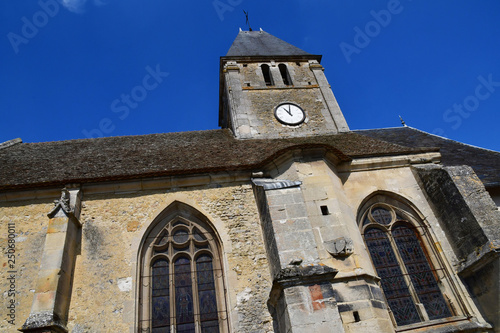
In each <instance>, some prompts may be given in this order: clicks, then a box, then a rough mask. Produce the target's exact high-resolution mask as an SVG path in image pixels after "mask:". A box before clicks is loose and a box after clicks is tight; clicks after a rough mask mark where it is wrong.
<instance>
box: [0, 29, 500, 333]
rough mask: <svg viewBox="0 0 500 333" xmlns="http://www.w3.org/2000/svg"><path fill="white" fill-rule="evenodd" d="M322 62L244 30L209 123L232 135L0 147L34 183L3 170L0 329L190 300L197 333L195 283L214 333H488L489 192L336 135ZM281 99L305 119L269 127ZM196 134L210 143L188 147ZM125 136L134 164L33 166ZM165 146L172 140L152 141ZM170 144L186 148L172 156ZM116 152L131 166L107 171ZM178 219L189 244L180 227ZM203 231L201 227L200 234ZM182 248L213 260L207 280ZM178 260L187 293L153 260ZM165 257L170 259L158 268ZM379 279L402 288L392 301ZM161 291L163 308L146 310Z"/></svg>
mask: <svg viewBox="0 0 500 333" xmlns="http://www.w3.org/2000/svg"><path fill="white" fill-rule="evenodd" d="M252 38H257V39H258V40H260V41H261V42H262V43H260V44H259V43H257V44H258V45H259V47H258V48H256V47H255V45H253V44H252V43H254V41H252ZM242 52H243V53H242ZM245 52H246V53H245ZM287 52H288V53H287ZM319 61H320V57H319V56H314V55H310V54H307V53H305V52H304V51H302V50H299V49H296V48H294V47H293V46H291V45H289V44H286V43H285V42H283V41H280V40H277V39H276V38H275V37H273V36H271V35H269V34H267V33H264V32H252V33H249V32H241V33H240V35H239V37H238V38H237V40H236V42H235V44H233V47H232V48H231V50H230V52H228V56H226V57H223V59H221V96H220V97H221V118H220V119H221V125H222V126H223V127H225V128H230V129H231V130H232V131H233V133H234V136H235V137H232V136H231V138H228V137H227V133H226V132H221V133H219V132H213V133H209V134H203V133H201V132H196V133H193V134H192V136H193V138H192V137H188V136H182V135H172V136H170V137H168V138H165V137H163V136H155V137H154V138H153V137H146V136H142V137H136V138H126V139H121V138H116V139H114V140H110V141H105V140H104V139H90V140H88V141H85V142H73V143H71V142H69V143H65V144H64V145H52V146H44V145H43V144H41V145H39V146H36V147H32V146H27V147H26V149H25V150H22V149H20V150H16V149H17V148H16V147H21V146H19V145H22V143H20V142H16V143H15V144H13V145H7V146H5V147H3V148H2V147H0V158H2V162H3V161H5V165H7V166H8V167H9V168H12V169H13V170H14V169H15V165H16V163H15V162H18V161H19V158H21V160H22V159H23V158H24V157H23V156H24V155H26V154H27V155H28V157H27V158H26V159H24V160H25V161H26V162H25V163H28V161H29V162H31V160H34V161H35V164H34V165H37V167H38V166H39V167H40V168H42V174H40V175H39V177H40V178H43V181H40V182H39V183H36V181H37V180H36V179H32V180H29V179H28V180H26V179H22V181H20V182H19V183H17V182H16V181H15V179H17V177H22V176H21V175H17V174H16V175H10V174H7V176H8V177H11V178H6V179H7V180H6V181H4V182H2V183H0V230H1V233H0V247H1V249H2V253H3V254H4V255H5V256H4V260H3V261H2V262H3V264H2V265H3V267H2V270H1V271H0V278H1V279H0V287H1V288H2V289H1V290H2V294H1V296H0V299H1V301H2V309H3V310H2V311H0V314H2V317H1V318H0V330H2V331H3V332H17V331H18V329H20V330H21V331H23V332H36V333H41V332H44V333H45V332H75V333H83V332H134V333H135V332H149V331H153V332H154V331H155V330H154V329H152V327H155V326H154V325H157V326H156V327H161V330H162V332H163V331H170V332H176V329H177V328H176V327H178V326H181V325H184V324H185V323H184V322H182V320H184V319H180V318H181V317H182V316H180V315H179V314H182V315H184V314H186V313H189V310H186V309H188V308H189V306H191V309H193V308H194V309H195V310H191V312H194V315H193V318H194V319H192V320H191V321H188V322H187V324H186V325H187V326H185V327H189V328H188V329H186V330H187V331H190V332H204V331H207V330H208V329H207V328H206V326H203V325H204V324H207V322H209V320H206V319H203V316H204V315H206V313H204V312H203V311H204V310H203V309H207V308H209V307H205V305H206V304H208V303H203V302H205V301H204V300H203V297H202V292H201V291H206V290H209V292H212V293H214V294H216V297H215V296H214V297H213V299H216V301H215V302H216V305H217V308H216V310H217V314H216V318H215V324H213V322H214V321H213V318H212V319H211V320H212V321H211V322H209V324H210V325H213V326H212V329H213V328H214V327H217V329H215V331H219V332H259V333H270V332H275V333H290V332H292V333H297V332H299V333H302V332H346V333H358V332H359V333H361V332H370V333H373V332H410V331H411V332H492V331H495V332H500V323H499V322H498V317H499V316H500V312H499V311H500V306H499V304H500V302H499V301H500V300H499V286H500V278H499V276H500V274H499V259H498V251H499V245H500V243H499V241H500V233H499V230H500V229H499V226H500V213H499V211H498V209H497V207H496V205H495V203H494V202H493V201H492V199H491V196H490V195H489V193H494V191H495V189H494V188H493V189H491V188H489V189H488V191H489V192H488V191H486V190H485V187H484V185H483V183H482V182H481V181H480V180H479V179H478V178H477V177H476V175H475V173H474V171H473V170H472V169H471V168H469V167H465V166H454V167H444V166H443V165H441V164H440V160H441V155H440V153H439V152H438V151H437V150H436V149H433V148H432V149H431V148H422V149H420V148H418V149H417V148H408V147H402V146H400V145H394V144H389V143H387V142H384V141H380V140H375V139H370V138H368V137H366V136H362V135H356V134H351V133H347V134H346V133H344V132H346V131H348V128H347V124H346V123H345V120H344V118H343V116H342V114H341V112H340V109H339V107H338V104H337V102H336V100H335V97H334V96H333V93H332V92H331V89H330V87H329V85H328V82H327V81H326V77H325V76H324V74H323V68H322V67H321V65H320V64H319ZM262 64H267V65H269V68H270V73H271V75H272V76H273V78H274V82H273V83H274V84H273V85H271V86H269V85H267V84H266V82H265V79H264V76H263V72H262V71H261V67H260V66H261V65H262ZM279 64H286V66H287V69H288V74H289V76H290V79H291V81H292V84H288V85H287V84H286V83H285V80H284V76H283V72H282V71H281V72H280V70H279V67H278V66H279ZM289 83H290V82H289ZM284 102H288V103H294V104H296V105H298V106H300V107H301V108H303V110H304V111H305V113H306V121H304V122H302V123H300V124H298V125H296V126H287V125H284V124H283V123H282V122H279V121H278V120H277V119H276V117H275V115H274V111H275V108H276V106H277V105H279V104H280V103H284ZM226 131H227V130H226ZM327 135H332V136H331V137H327V138H326V136H327ZM323 136H325V139H324V140H323V141H321V138H323ZM207 137H210V138H212V139H213V140H218V141H217V142H219V143H221V142H222V143H223V144H219V145H217V146H214V147H210V149H206V148H203V149H201V148H200V149H197V147H194V146H196V144H195V143H196V142H199V141H200V142H201V141H206V139H205V138H207ZM297 137H298V138H300V140H297V141H293V140H292V139H291V138H294V139H297ZM176 138H179V139H178V140H179V141H176ZM153 139H154V140H156V141H154V140H153ZM167 139H168V140H169V141H168V144H165V142H167V141H166V140H167ZM242 139H243V140H242ZM269 139H278V140H274V141H273V140H269ZM122 140H131V142H133V140H136V141H137V142H139V141H141V144H140V145H139V144H138V145H136V146H135V147H134V149H135V153H137V154H142V155H140V156H142V158H143V159H144V163H143V164H141V163H139V164H138V167H137V165H136V164H134V163H135V162H136V161H135V160H134V161H129V160H127V158H128V157H125V156H128V155H130V154H129V152H128V150H124V151H123V152H116V154H117V155H116V156H115V155H113V156H110V157H109V161H110V162H109V163H108V164H103V165H99V167H103V169H98V168H97V167H94V168H93V169H92V170H91V171H89V173H87V172H86V171H85V170H84V171H85V172H81V169H80V167H81V166H80V165H79V166H77V168H75V169H74V170H73V169H70V170H68V171H67V175H66V174H61V173H58V172H56V174H57V177H62V178H60V179H59V178H54V177H53V176H51V173H50V172H48V171H47V170H48V169H44V168H49V167H51V164H50V163H54V168H53V169H54V170H60V168H58V166H59V164H58V163H62V164H65V165H70V164H71V162H72V161H73V160H72V159H68V160H65V159H64V158H65V157H64V156H61V157H60V160H55V161H51V160H50V159H46V158H45V156H44V154H46V153H47V151H50V149H53V148H51V147H59V148H58V149H69V150H71V148H72V147H73V145H76V144H81V145H86V146H85V147H87V150H88V151H90V152H94V153H95V154H98V153H100V152H101V151H102V147H103V145H105V144H106V143H108V144H113V145H115V146H113V147H115V148H117V147H118V148H119V147H121V146H122V145H125V143H124V142H125V141H122ZM196 140H199V141H196ZM266 140H269V141H266ZM111 141H113V142H111ZM188 141H189V143H190V144H191V146H190V145H188V144H187V142H188ZM151 142H154V147H152V145H153V144H152V143H151ZM193 142H194V143H193ZM214 142H215V141H214ZM242 142H244V143H242ZM284 143H287V144H288V145H287V146H279V147H285V148H279V149H278V148H276V146H278V145H280V144H284ZM162 144H163V145H166V146H170V145H171V147H167V148H166V150H165V151H161V152H159V151H157V150H154V149H157V146H158V145H162ZM200 145H201V143H200ZM62 146H65V147H66V146H69V148H67V147H66V148H64V147H62ZM203 147H206V146H203ZM37 149H40V150H43V149H45V150H44V151H43V153H42V154H39V155H37V154H36V150H37ZM56 149H57V148H56ZM141 149H142V150H141ZM182 149H184V150H186V151H185V154H186V156H190V157H192V158H189V159H186V160H183V157H185V156H182V154H179V150H182ZM115 150H116V149H115ZM220 150H223V151H227V152H228V154H227V156H228V157H227V161H226V160H224V158H223V157H221V156H220V155H217V154H218V153H217V152H218V151H220ZM34 151H35V153H33V152H34ZM144 151H145V152H144ZM229 152H230V153H231V154H229ZM249 152H251V154H252V156H249V155H248V154H250V153H249ZM160 153H161V154H163V155H164V156H171V160H167V162H164V160H162V163H164V164H161V165H160V168H161V170H158V169H154V166H151V164H152V162H151V160H147V161H146V158H147V157H149V155H150V154H153V155H158V154H160ZM109 154H114V152H112V151H111V150H110V151H109ZM120 154H121V155H120ZM188 154H190V155H188ZM212 155H213V156H217V158H215V157H214V158H211V157H212ZM256 155H258V156H256ZM19 156H21V157H19ZM40 156H41V157H40ZM193 160H194V161H195V163H193ZM13 161H14V162H13ZM115 161H122V163H129V164H128V165H125V166H124V168H123V170H122V169H120V170H121V171H120V172H121V173H118V174H114V173H107V172H108V168H113V164H114V163H116V162H115ZM125 161H128V162H125ZM85 162H86V161H85ZM45 164H47V165H48V166H46V165H45ZM198 164H199V165H198ZM127 166H128V168H129V169H131V170H130V172H129V173H128V171H129V170H125V169H127ZM117 169H118V168H117ZM75 170H76V171H75ZM95 170H98V171H95ZM72 172H73V173H72ZM91 172H94V173H91ZM89 174H91V176H89ZM51 177H52V178H51ZM64 177H66V178H64ZM54 200H55V202H54ZM162 223H163V224H162ZM183 223H184V224H183ZM187 224H189V225H190V226H191V228H192V229H189V230H191V234H190V235H189V237H191V238H189V239H191V240H190V241H189V245H185V244H188V243H186V242H185V241H184V240H182V239H184V238H182V237H184V236H183V235H182V234H181V233H179V234H176V232H177V231H179V230H188V229H187V227H185V225H187ZM165 226H168V228H166V227H165ZM202 226H203V227H204V228H205V229H203V230H208V231H206V233H205V235H202V234H199V233H197V232H199V230H201V229H202ZM196 227H198V228H199V229H196ZM183 228H184V229H183ZM168 232H170V234H169V233H168ZM398 232H400V233H401V232H406V234H404V237H403V236H401V234H398ZM374 233H375V234H377V235H378V237H379V238H376V239H375V240H373V238H370V237H371V236H370V235H373V234H374ZM176 237H180V238H177V240H176ZM186 237H187V236H186ZM398 237H399V238H398ZM207 239H209V240H207ZM402 239H403V240H402ZM193 249H196V251H198V252H196V251H194V250H193ZM209 249H210V251H211V252H210V251H209ZM148 251H149V252H148ZM154 251H156V252H154ZM151 253H153V254H151ZM167 253H168V255H166V254H167ZM193 253H204V254H207V253H210V255H211V256H212V257H211V259H210V260H212V261H210V265H212V263H213V265H212V266H210V267H212V268H210V269H209V270H207V271H209V272H210V274H208V275H206V276H208V278H207V277H206V276H205V277H204V276H202V275H201V274H202V273H200V272H205V271H203V270H202V269H201V268H199V267H207V266H203V265H202V266H197V265H198V261H196V260H198V258H199V257H197V255H198V254H193ZM191 254H193V256H192V258H193V259H192V261H191V262H190V264H189V265H190V266H189V267H190V269H189V273H188V275H189V276H190V277H191V278H192V280H189V281H190V282H189V283H192V284H193V287H186V284H185V283H186V282H185V281H183V280H181V279H179V280H176V278H172V277H171V276H173V275H175V274H177V271H174V273H172V271H169V270H168V269H170V268H168V269H167V267H175V268H174V270H177V269H178V268H177V267H178V266H175V265H177V261H175V260H177V259H178V258H184V259H185V258H188V257H189V256H190V255H191ZM378 254H380V255H378ZM9 255H13V256H9ZM14 258H15V261H14ZM158 258H160V259H158ZM161 258H163V259H161ZM165 258H167V259H168V260H170V259H171V261H169V262H168V263H167V264H165V265H164V266H161V265H159V266H158V267H160V268H161V269H160V270H156V271H155V270H154V269H155V267H156V266H155V265H156V264H157V262H161V260H164V262H167V261H168V260H167V259H165ZM189 258H191V257H189ZM408 258H410V259H412V258H417V259H418V260H417V264H415V262H411V261H408V260H409V259H408ZM190 260H191V259H190ZM174 261H175V263H174ZM205 263H206V262H205ZM169 265H170V266H169ZM172 265H174V266H172ZM422 267H424V268H422ZM165 270H166V271H165ZM158 271H161V272H163V273H162V274H163V275H161V274H160V275H158V274H157V273H155V272H158ZM179 271H181V269H180V268H179ZM388 271H390V272H394V271H397V272H399V273H397V274H393V275H390V274H392V273H387V272H388ZM165 272H166V273H165ZM158 276H159V278H157V277H158ZM155 279H156V280H155ZM162 279H163V280H162ZM158 281H160V282H161V283H164V284H163V285H162V284H161V283H160V282H158ZM162 281H163V282H162ZM165 281H167V282H165ZM192 281H194V282H192ZM200 281H204V282H203V283H204V285H203V286H202V284H200V283H201V282H200ZM207 281H208V282H207ZM387 281H389V282H387ZM421 281H424V282H425V283H424V284H422V283H423V282H421ZM159 283H160V284H159ZM183 283H184V284H183ZM196 283H198V284H196ZM158 285H161V286H163V288H164V287H165V286H167V287H166V288H164V289H167V290H168V291H167V293H166V294H165V293H164V294H162V293H163V292H164V291H158V290H159V289H161V288H158V287H157V286H158ZM207 285H211V287H207ZM393 285H394V286H402V287H400V289H398V290H396V294H397V295H399V296H398V297H394V295H393V294H394V290H393V289H391V286H393ZM178 288H181V289H182V288H185V289H186V290H187V289H189V288H193V289H192V291H190V293H191V294H189V292H188V293H185V289H182V290H181V289H178ZM203 288H206V289H203ZM426 288H427V289H426ZM196 290H198V291H200V293H199V294H197V293H196V292H195V291H196ZM401 290H403V291H402V292H401ZM421 290H424V291H425V292H426V293H427V294H431V295H432V297H431V298H432V299H431V300H429V298H427V299H426V298H425V297H426V295H425V293H423V292H421ZM176 293H178V294H176ZM398 293H400V294H401V295H403V296H401V295H400V294H398ZM186 294H187V295H188V296H189V297H184V295H186ZM158 295H159V296H158ZM165 295H166V296H165ZM179 295H183V297H184V298H180V296H179ZM174 296H175V297H174ZM158 297H160V298H161V297H163V298H161V299H160V300H161V301H165V300H167V303H165V302H163V303H161V302H160V303H155V302H156V301H155V300H156V299H157V298H158ZM403 298H404V300H405V301H404V302H403V301H400V299H403ZM168 302H171V303H168ZM398 302H399V303H398ZM405 302H406V303H405ZM172 303H173V304H172ZM11 304H14V305H11ZM158 304H160V305H162V304H163V305H162V306H159V305H158ZM165 304H170V305H165ZM186 304H188V305H186ZM189 304H191V305H189ZM395 304H396V305H395ZM408 304H410V305H408ZM158 309H159V310H158ZM405 309H406V310H405ZM155 311H156V312H155ZM165 314H166V315H165ZM165 316H166V317H169V318H170V321H168V324H165V323H164V321H165V318H164V317H165ZM152 318H155V319H154V320H155V323H158V322H160V323H161V325H163V326H161V325H160V326H158V324H154V323H153V319H152ZM182 318H184V317H182ZM145 321H147V323H146V324H145V323H144V322H145Z"/></svg>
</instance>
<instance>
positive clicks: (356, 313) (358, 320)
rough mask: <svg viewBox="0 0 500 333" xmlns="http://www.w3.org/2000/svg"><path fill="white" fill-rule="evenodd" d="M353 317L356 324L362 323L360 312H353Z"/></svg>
mask: <svg viewBox="0 0 500 333" xmlns="http://www.w3.org/2000/svg"><path fill="white" fill-rule="evenodd" d="M352 314H353V316H354V322H356V323H359V322H360V321H361V318H359V313H358V311H353V313H352Z"/></svg>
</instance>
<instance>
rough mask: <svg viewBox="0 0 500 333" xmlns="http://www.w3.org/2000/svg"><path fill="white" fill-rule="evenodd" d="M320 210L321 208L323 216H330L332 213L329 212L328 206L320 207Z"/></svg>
mask: <svg viewBox="0 0 500 333" xmlns="http://www.w3.org/2000/svg"><path fill="white" fill-rule="evenodd" d="M319 208H321V214H323V215H330V212H329V211H328V206H320V207H319Z"/></svg>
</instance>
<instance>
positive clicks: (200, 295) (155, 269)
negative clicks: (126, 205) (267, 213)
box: [139, 214, 227, 333]
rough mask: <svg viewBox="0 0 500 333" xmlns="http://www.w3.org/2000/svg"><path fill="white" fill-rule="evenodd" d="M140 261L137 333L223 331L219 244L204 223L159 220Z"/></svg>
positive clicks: (223, 312) (225, 321)
mask: <svg viewBox="0 0 500 333" xmlns="http://www.w3.org/2000/svg"><path fill="white" fill-rule="evenodd" d="M184 215H185V214H184ZM164 220H165V219H164ZM141 266H142V267H141V268H142V272H141V277H140V279H141V285H140V286H141V287H140V293H141V295H140V304H139V305H140V311H139V314H140V331H141V332H151V333H164V332H172V333H173V332H177V333H187V332H193V333H219V332H221V333H222V332H227V314H226V308H225V295H224V285H223V279H222V264H221V262H220V256H219V246H218V242H217V240H216V237H215V233H214V231H213V230H212V228H211V227H210V226H209V225H208V224H207V223H205V222H203V221H200V220H198V219H197V218H189V217H188V218H186V217H183V216H175V217H174V218H172V219H168V222H167V223H159V226H157V227H155V228H154V229H153V230H152V231H151V232H150V234H149V236H147V238H146V242H145V244H144V249H143V258H142V263H141Z"/></svg>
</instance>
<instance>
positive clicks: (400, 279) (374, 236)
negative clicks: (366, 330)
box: [362, 205, 452, 326]
mask: <svg viewBox="0 0 500 333" xmlns="http://www.w3.org/2000/svg"><path fill="white" fill-rule="evenodd" d="M401 216H402V214H398V213H397V210H396V209H395V208H394V207H391V206H387V207H385V205H384V207H381V206H380V205H378V206H375V205H374V206H372V207H371V208H370V209H368V210H367V213H366V214H365V216H364V217H363V219H362V221H363V223H362V228H364V231H363V234H364V239H365V243H366V246H367V248H368V251H369V253H370V256H371V258H372V262H373V264H374V266H375V270H376V271H377V275H378V276H379V277H380V278H381V281H380V283H381V286H382V290H383V291H384V294H385V297H386V299H387V302H388V305H389V308H390V309H391V311H392V314H393V316H394V319H395V321H396V323H397V325H398V326H401V325H408V324H413V323H417V322H421V321H424V318H425V317H426V316H427V317H428V318H429V319H430V320H433V319H441V318H447V317H451V316H452V313H451V310H450V307H449V305H448V303H447V302H446V301H445V299H444V297H443V294H442V292H441V289H440V288H439V286H438V280H437V274H436V272H435V269H434V268H433V267H432V264H431V263H430V261H429V259H428V258H427V256H426V254H425V251H424V245H423V244H422V242H421V240H420V238H419V236H418V234H417V231H416V228H415V226H414V225H413V224H411V223H410V222H409V221H403V219H402V218H401ZM393 217H394V218H393ZM417 303H418V304H421V305H423V307H424V309H425V314H426V316H424V314H423V313H422V311H420V310H419V309H418V307H417Z"/></svg>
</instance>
